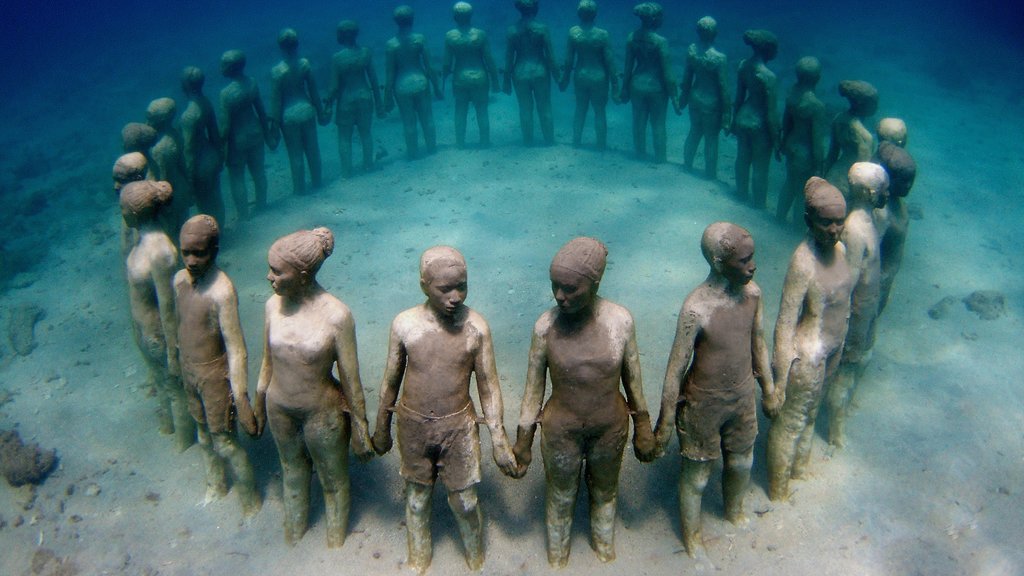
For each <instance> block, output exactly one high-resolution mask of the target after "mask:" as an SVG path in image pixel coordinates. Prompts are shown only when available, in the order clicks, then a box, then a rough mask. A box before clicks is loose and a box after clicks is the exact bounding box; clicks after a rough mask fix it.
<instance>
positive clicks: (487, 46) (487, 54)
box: [480, 32, 499, 92]
mask: <svg viewBox="0 0 1024 576" xmlns="http://www.w3.org/2000/svg"><path fill="white" fill-rule="evenodd" d="M480 36H481V38H480V41H481V46H483V48H482V49H483V52H484V70H486V71H487V77H488V78H490V79H491V92H497V91H498V90H499V86H498V67H497V66H496V65H495V64H494V56H493V55H491V42H490V40H488V39H487V35H486V34H484V33H483V32H481V33H480Z"/></svg>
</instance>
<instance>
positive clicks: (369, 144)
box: [356, 102, 373, 172]
mask: <svg viewBox="0 0 1024 576" xmlns="http://www.w3.org/2000/svg"><path fill="white" fill-rule="evenodd" d="M372 126H373V110H372V109H371V105H370V103H369V102H367V103H366V109H365V110H363V109H360V110H359V117H358V119H357V122H356V128H357V129H358V130H359V142H360V144H362V146H363V172H369V171H371V170H373V135H372V133H371V131H370V129H371V127H372Z"/></svg>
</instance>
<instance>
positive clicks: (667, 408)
mask: <svg viewBox="0 0 1024 576" xmlns="http://www.w3.org/2000/svg"><path fill="white" fill-rule="evenodd" d="M699 332H700V320H699V319H698V317H697V315H696V314H695V313H694V312H693V311H692V310H688V309H687V307H686V305H685V304H684V305H683V309H682V310H680V311H679V320H678V321H677V322H676V336H675V339H674V340H673V341H672V350H671V351H670V352H669V355H668V367H666V368H665V382H664V384H663V385H662V392H661V412H660V413H659V414H658V424H657V426H656V427H655V434H654V438H655V441H656V446H657V452H658V454H659V455H660V454H663V453H664V452H665V447H666V446H668V442H669V438H670V436H671V434H672V429H673V428H674V427H675V423H676V411H677V410H678V409H679V399H680V396H681V393H682V386H683V378H684V377H685V376H686V372H687V371H688V370H689V369H690V361H691V359H692V358H693V346H694V343H695V342H696V341H697V334H698V333H699Z"/></svg>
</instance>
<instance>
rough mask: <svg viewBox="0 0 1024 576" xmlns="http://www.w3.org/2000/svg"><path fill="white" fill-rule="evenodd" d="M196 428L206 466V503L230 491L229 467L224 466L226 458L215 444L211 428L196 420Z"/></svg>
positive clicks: (204, 498)
mask: <svg viewBox="0 0 1024 576" xmlns="http://www.w3.org/2000/svg"><path fill="white" fill-rule="evenodd" d="M196 428H197V432H198V434H199V449H200V451H201V453H202V455H203V464H204V465H205V467H206V495H205V496H204V497H203V505H206V504H209V503H210V502H214V501H216V500H219V499H220V498H222V497H223V496H224V495H225V494H227V493H228V476H227V468H226V467H225V466H224V464H225V462H224V458H223V457H221V455H220V454H219V453H218V451H217V449H216V448H215V447H214V445H213V437H212V436H211V435H210V429H209V428H207V426H206V424H205V423H202V422H196Z"/></svg>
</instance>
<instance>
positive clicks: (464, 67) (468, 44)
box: [441, 2, 498, 148]
mask: <svg viewBox="0 0 1024 576" xmlns="http://www.w3.org/2000/svg"><path fill="white" fill-rule="evenodd" d="M452 18H453V19H454V20H455V25H456V28H454V29H452V30H449V31H448V33H447V34H445V37H444V65H443V68H442V72H441V87H442V90H443V89H444V82H445V81H446V80H447V79H448V77H449V76H452V94H453V95H454V97H455V145H456V146H458V147H459V148H464V147H465V146H466V117H467V116H468V114H469V104H470V103H471V102H472V104H473V109H474V111H475V112H476V124H477V128H478V129H479V131H480V146H481V147H484V148H486V147H487V146H490V145H491V120H490V116H489V115H488V112H487V99H488V89H490V92H497V91H498V69H497V67H495V65H494V57H493V56H492V55H491V46H490V42H489V41H488V39H487V33H486V32H484V31H483V30H481V29H479V28H473V27H472V25H471V24H472V20H473V7H472V6H471V5H470V4H469V3H468V2H456V3H455V6H453V7H452Z"/></svg>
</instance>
